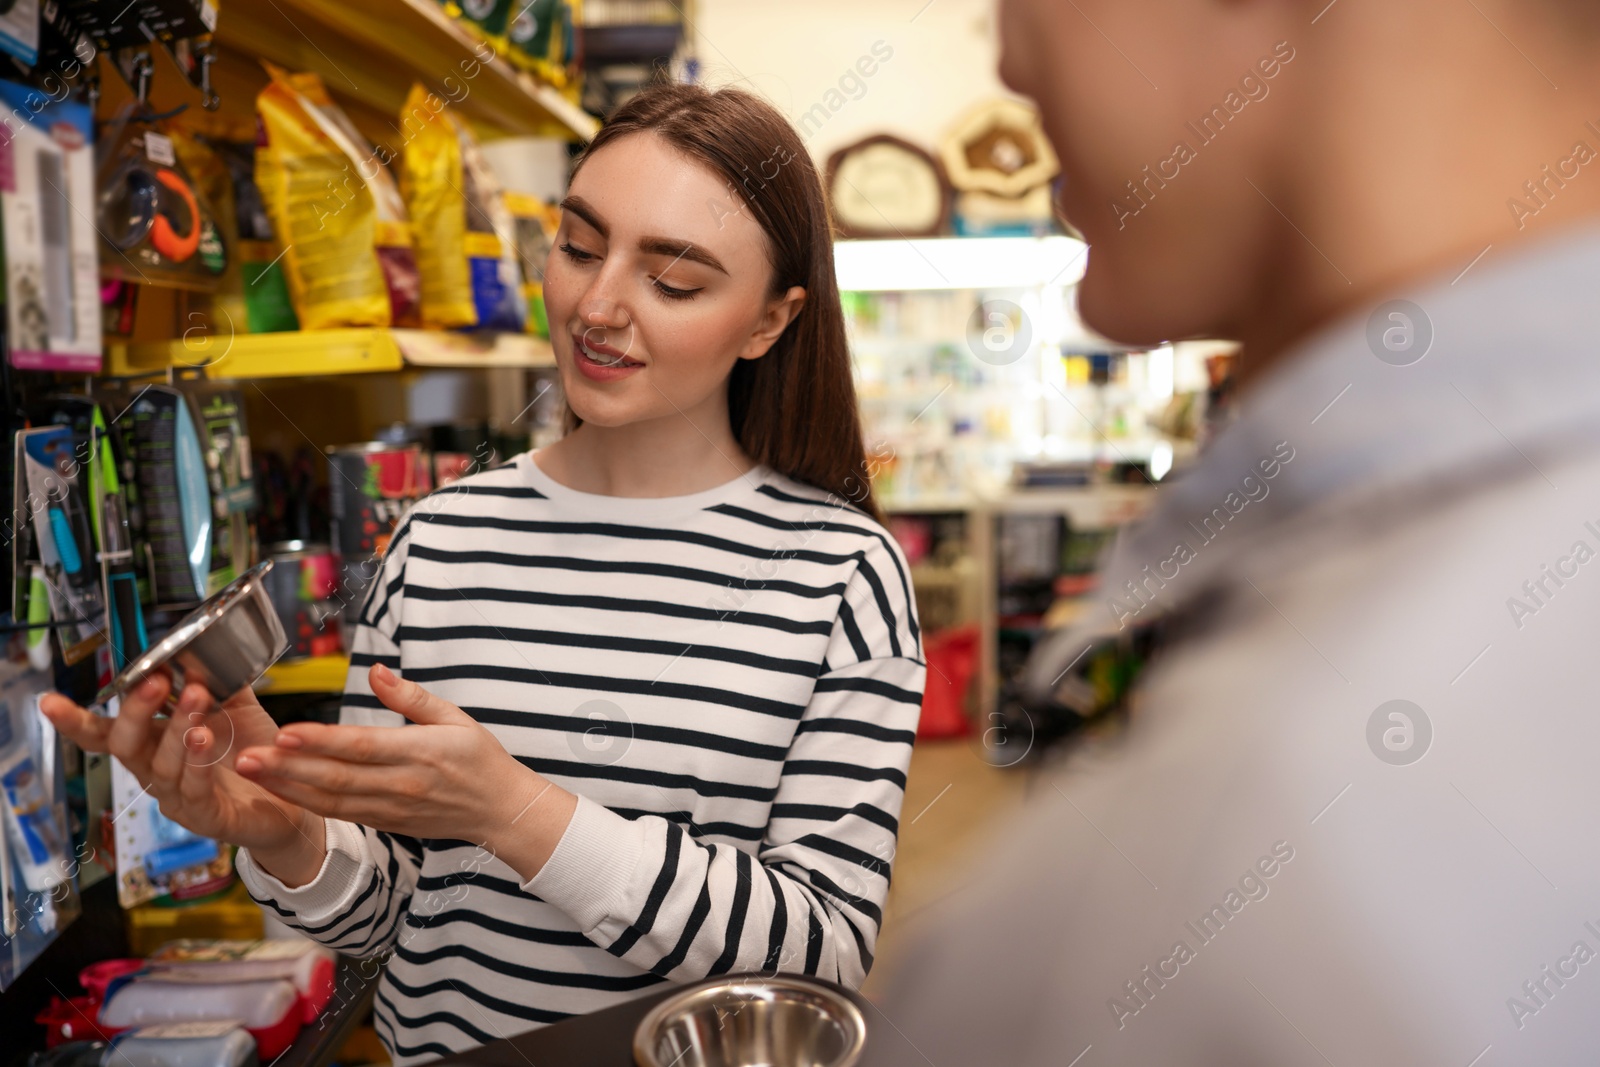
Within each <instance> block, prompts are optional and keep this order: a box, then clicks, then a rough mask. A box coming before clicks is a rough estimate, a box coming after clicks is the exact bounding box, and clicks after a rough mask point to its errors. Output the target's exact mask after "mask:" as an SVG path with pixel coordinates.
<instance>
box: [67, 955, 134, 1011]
mask: <svg viewBox="0 0 1600 1067" xmlns="http://www.w3.org/2000/svg"><path fill="white" fill-rule="evenodd" d="M144 966H145V964H144V960H136V959H118V960H101V961H100V962H99V963H91V964H89V966H87V967H85V968H84V969H83V970H81V971H79V972H78V984H79V985H81V986H83V988H84V990H85V991H86V992H87V993H88V994H89V996H90V997H92V998H93V999H94V1000H95V1002H96V1003H98V1002H100V1001H102V1000H104V999H106V986H108V985H110V984H111V983H112V981H113V980H114V979H117V978H121V977H122V976H123V975H125V974H132V973H133V972H134V971H142V970H144Z"/></svg>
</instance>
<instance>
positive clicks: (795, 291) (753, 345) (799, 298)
mask: <svg viewBox="0 0 1600 1067" xmlns="http://www.w3.org/2000/svg"><path fill="white" fill-rule="evenodd" d="M805 303H806V291H805V287H804V286H800V285H791V286H790V287H789V291H788V292H787V293H784V294H783V295H782V296H780V297H776V298H774V299H772V300H769V301H767V308H766V310H765V311H764V312H762V315H761V322H760V323H758V324H757V326H756V330H755V332H754V333H752V334H751V335H750V340H749V341H747V342H746V343H745V346H744V351H742V352H740V353H739V358H740V359H760V358H761V357H762V356H764V355H766V354H767V351H768V350H769V349H771V348H772V346H773V345H774V344H776V343H777V340H778V338H779V337H781V336H783V331H784V330H786V329H788V328H789V323H791V322H793V321H794V317H795V316H796V315H798V314H800V309H801V308H802V307H804V306H805Z"/></svg>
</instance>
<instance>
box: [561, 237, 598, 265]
mask: <svg viewBox="0 0 1600 1067" xmlns="http://www.w3.org/2000/svg"><path fill="white" fill-rule="evenodd" d="M561 251H563V252H565V253H566V255H567V258H569V259H571V260H572V261H573V262H575V263H587V262H589V261H590V260H592V259H598V258H599V257H598V256H596V255H595V254H594V253H593V252H585V251H584V250H583V249H581V248H579V247H578V246H577V245H575V244H573V243H572V242H571V241H565V242H563V243H562V244H561Z"/></svg>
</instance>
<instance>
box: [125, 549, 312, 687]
mask: <svg viewBox="0 0 1600 1067" xmlns="http://www.w3.org/2000/svg"><path fill="white" fill-rule="evenodd" d="M270 570H272V561H271V560H270V559H269V560H263V561H262V562H260V563H258V564H256V565H255V566H254V567H251V568H250V569H249V570H247V571H245V572H244V573H243V574H241V575H239V577H237V578H235V579H234V580H233V581H231V582H229V583H228V584H227V585H226V586H224V587H223V588H222V589H220V590H218V591H217V592H216V593H215V594H213V595H212V596H211V597H209V598H207V600H206V601H205V603H203V604H201V605H200V606H199V607H197V608H195V609H194V610H193V611H191V612H190V613H189V614H187V615H185V616H184V617H183V621H182V622H180V623H178V625H176V626H174V627H173V628H172V629H171V631H169V632H168V633H167V635H166V636H165V637H163V638H162V639H161V640H160V641H157V642H156V643H155V644H153V645H151V646H150V648H149V649H147V650H146V651H145V652H144V654H143V655H141V656H139V658H137V659H135V660H134V661H133V662H131V663H129V664H128V665H127V666H126V667H124V668H123V669H122V672H121V673H120V674H118V675H117V676H116V677H115V678H113V679H112V680H111V684H110V685H108V686H106V687H105V688H104V689H102V690H100V694H99V696H98V697H96V701H97V702H98V703H101V704H103V703H105V702H106V701H107V700H108V699H110V698H111V697H112V696H125V695H127V693H128V692H129V691H130V690H132V689H133V687H134V686H136V685H138V684H139V683H140V682H142V681H144V680H145V679H146V678H148V677H149V676H150V675H151V674H152V673H155V672H156V671H158V670H160V669H161V668H162V667H170V668H171V669H172V675H173V685H172V693H173V695H174V696H176V695H177V693H178V692H179V690H181V689H182V687H183V686H184V685H186V684H187V683H189V682H199V683H200V684H202V685H204V686H205V687H206V689H207V690H208V691H209V692H210V693H211V695H212V696H213V697H215V698H216V699H218V700H225V699H227V698H228V697H230V696H232V695H233V694H234V693H237V692H238V691H239V690H241V689H243V688H245V687H246V686H248V685H250V684H252V683H254V682H255V680H256V679H257V678H260V677H261V676H262V675H263V674H265V673H266V671H267V668H268V667H270V666H272V665H273V664H274V663H276V662H277V661H278V657H280V656H282V655H283V654H284V652H285V651H287V650H288V648H289V640H288V638H287V637H286V636H285V635H284V632H283V622H282V621H281V620H280V619H279V618H278V612H277V610H276V609H275V608H274V607H273V606H272V598H271V597H270V596H269V595H268V593H267V587H266V583H265V582H263V581H262V578H263V577H264V576H265V575H266V574H267V572H268V571H270Z"/></svg>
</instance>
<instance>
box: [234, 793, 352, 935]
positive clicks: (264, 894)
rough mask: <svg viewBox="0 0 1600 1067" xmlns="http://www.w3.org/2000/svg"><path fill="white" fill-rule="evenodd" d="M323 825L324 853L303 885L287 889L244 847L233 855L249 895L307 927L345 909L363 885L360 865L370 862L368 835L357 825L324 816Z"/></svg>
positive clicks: (235, 865) (330, 917)
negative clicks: (270, 903)
mask: <svg viewBox="0 0 1600 1067" xmlns="http://www.w3.org/2000/svg"><path fill="white" fill-rule="evenodd" d="M322 825H323V835H324V842H323V847H324V849H326V851H327V854H326V855H325V856H323V858H322V867H321V868H320V869H319V870H318V871H317V876H316V877H315V878H313V879H311V881H309V882H307V883H306V884H305V885H302V886H297V887H295V888H293V889H290V888H289V887H288V886H286V885H284V884H283V883H282V882H280V881H279V880H278V879H277V878H276V877H274V876H273V875H271V874H269V873H267V871H266V870H264V869H263V868H261V867H260V866H259V865H257V863H256V861H255V857H253V856H251V855H250V850H249V849H247V848H241V849H240V850H239V853H238V855H237V856H236V857H235V858H234V867H235V868H236V869H237V870H238V872H239V877H240V879H241V880H243V882H244V887H245V889H247V890H249V892H250V895H251V896H253V897H257V898H259V899H265V900H271V901H273V902H275V903H277V904H278V905H279V906H280V907H282V908H283V909H284V910H285V911H291V912H293V913H294V914H295V917H296V918H297V919H299V920H300V922H301V923H302V924H304V925H306V926H316V925H318V924H320V923H322V922H325V921H327V920H329V919H332V918H334V917H335V916H336V915H339V914H342V913H343V912H344V911H346V910H347V909H348V907H349V902H350V899H351V898H352V897H353V896H354V895H355V893H356V892H357V890H358V889H360V888H361V886H362V885H363V884H364V879H362V878H361V870H362V868H363V867H370V866H371V865H372V858H371V855H370V854H369V852H368V850H367V838H366V835H365V834H363V833H362V832H361V828H360V827H359V826H357V825H355V824H354V823H350V822H345V821H344V820H343V819H323V820H322Z"/></svg>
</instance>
